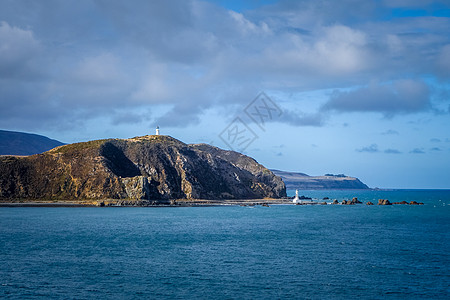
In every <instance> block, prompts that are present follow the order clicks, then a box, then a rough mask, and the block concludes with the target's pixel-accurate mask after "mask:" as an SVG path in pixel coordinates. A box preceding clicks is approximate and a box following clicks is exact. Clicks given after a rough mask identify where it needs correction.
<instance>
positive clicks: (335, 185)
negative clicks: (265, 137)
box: [272, 170, 369, 190]
mask: <svg viewBox="0 0 450 300" xmlns="http://www.w3.org/2000/svg"><path fill="white" fill-rule="evenodd" d="M272 172H273V173H274V174H275V175H277V176H280V177H281V178H282V179H283V181H284V183H285V184H286V187H287V188H288V189H302V190H322V189H327V190H330V189H369V187H368V186H367V185H365V184H364V183H362V182H361V181H360V180H359V179H358V178H355V177H349V176H345V175H343V174H339V175H333V174H326V175H324V176H309V175H307V174H304V173H298V172H285V171H280V170H272Z"/></svg>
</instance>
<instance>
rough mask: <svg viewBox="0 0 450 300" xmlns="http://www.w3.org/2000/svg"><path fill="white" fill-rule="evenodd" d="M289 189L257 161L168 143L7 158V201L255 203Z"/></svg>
mask: <svg viewBox="0 0 450 300" xmlns="http://www.w3.org/2000/svg"><path fill="white" fill-rule="evenodd" d="M285 196H286V187H285V185H284V183H283V181H282V180H281V178H280V177H278V176H275V175H274V174H273V173H272V172H271V171H269V170H268V169H266V168H265V167H264V166H262V165H260V164H258V163H257V162H256V161H255V160H254V159H252V158H251V157H248V156H245V155H242V154H240V153H237V152H233V151H225V150H222V149H219V148H216V147H213V146H210V145H206V144H199V145H187V144H184V143H182V142H181V141H179V140H176V139H174V138H172V137H169V136H161V135H159V136H156V135H152V136H144V137H136V138H132V139H126V140H122V139H107V140H96V141H90V142H85V143H76V144H69V145H64V146H60V147H57V148H55V149H52V150H50V151H48V152H44V153H42V154H37V155H33V156H28V157H13V156H5V157H0V199H7V200H11V199H49V200H51V199H64V200H72V199H80V200H81V199H95V200H98V199H129V200H140V199H146V200H166V201H167V200H169V199H250V198H264V197H273V198H279V197H285Z"/></svg>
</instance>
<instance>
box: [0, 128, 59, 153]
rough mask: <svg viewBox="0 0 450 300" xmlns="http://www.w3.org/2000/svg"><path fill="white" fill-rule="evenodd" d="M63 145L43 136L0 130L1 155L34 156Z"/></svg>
mask: <svg viewBox="0 0 450 300" xmlns="http://www.w3.org/2000/svg"><path fill="white" fill-rule="evenodd" d="M61 145H64V144H63V143H61V142H59V141H57V140H52V139H49V138H48V137H45V136H43V135H38V134H31V133H24V132H17V131H6V130H0V155H33V154H38V153H42V152H45V151H48V150H50V149H53V148H55V147H58V146H61Z"/></svg>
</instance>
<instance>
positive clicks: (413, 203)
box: [409, 201, 423, 205]
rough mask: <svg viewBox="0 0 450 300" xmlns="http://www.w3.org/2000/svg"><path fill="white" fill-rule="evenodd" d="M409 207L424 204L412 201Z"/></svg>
mask: <svg viewBox="0 0 450 300" xmlns="http://www.w3.org/2000/svg"><path fill="white" fill-rule="evenodd" d="M409 205H423V203H422V202H420V203H419V202H417V201H411V202H409Z"/></svg>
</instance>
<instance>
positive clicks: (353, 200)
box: [351, 197, 362, 204]
mask: <svg viewBox="0 0 450 300" xmlns="http://www.w3.org/2000/svg"><path fill="white" fill-rule="evenodd" d="M351 203H352V204H360V203H362V202H361V201H359V200H358V198H356V197H353V199H352V202H351Z"/></svg>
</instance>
